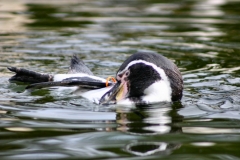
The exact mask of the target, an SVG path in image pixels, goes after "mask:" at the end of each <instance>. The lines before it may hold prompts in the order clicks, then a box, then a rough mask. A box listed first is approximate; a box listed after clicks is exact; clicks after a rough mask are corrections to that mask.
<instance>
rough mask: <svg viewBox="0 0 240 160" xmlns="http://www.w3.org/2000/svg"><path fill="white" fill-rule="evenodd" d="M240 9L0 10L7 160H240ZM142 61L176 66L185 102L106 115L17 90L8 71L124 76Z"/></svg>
mask: <svg viewBox="0 0 240 160" xmlns="http://www.w3.org/2000/svg"><path fill="white" fill-rule="evenodd" d="M239 10H240V1H237V0H201V1H194V0H192V1H190V0H184V1H171V2H169V1H165V0H163V1H160V2H159V1H153V0H152V1H149V0H140V1H139V0H132V1H122V0H121V1H110V0H101V1H97V0H88V1H85V0H82V1H75V0H70V1H29V0H12V1H8V0H2V1H1V2H0V53H1V58H0V70H1V73H0V74H1V78H0V93H1V94H0V119H1V123H0V130H1V132H0V157H1V159H109V160H110V159H193V158H194V159H206V160H208V159H209V160H210V159H221V160H223V159H224V160H226V159H229V160H230V159H231V160H232V159H240V153H239V147H240V145H239V144H240V143H239V142H240V124H239V120H240V111H239V109H240V100H239V99H240V94H239V90H240V88H239V87H240V78H239V73H240V67H239V60H240V38H239V35H240V30H239V26H240V14H239ZM136 51H154V52H158V53H161V54H163V55H164V56H166V57H168V58H170V59H172V60H174V61H175V63H176V64H177V65H178V66H179V68H180V70H181V72H182V74H183V77H184V85H185V89H184V96H183V99H182V101H181V102H178V103H174V104H172V105H170V104H158V105H152V106H143V107H142V108H135V109H129V108H126V107H124V106H118V107H107V106H98V105H96V104H93V103H91V102H89V101H87V100H86V99H83V98H81V97H78V96H77V95H73V94H71V93H70V92H68V91H66V92H64V93H62V92H53V91H50V90H48V89H41V90H38V91H34V92H25V91H24V88H25V86H26V85H27V84H23V83H17V84H15V83H9V82H8V78H10V77H11V76H12V73H10V72H9V71H8V70H7V69H6V67H7V66H15V67H23V68H27V69H31V70H35V71H41V72H46V73H52V74H53V73H66V72H67V69H68V66H69V60H70V58H71V55H73V54H77V55H78V56H79V57H80V58H81V59H83V60H84V62H85V63H86V64H87V66H88V67H89V68H90V69H91V70H92V71H93V72H94V74H96V75H98V76H100V77H103V78H106V77H108V76H113V75H115V72H116V70H117V69H118V67H119V66H120V65H121V63H122V62H123V61H124V60H125V59H126V58H127V57H128V56H129V55H131V54H132V53H134V52H136Z"/></svg>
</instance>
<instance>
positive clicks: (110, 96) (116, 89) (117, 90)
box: [99, 82, 128, 105]
mask: <svg viewBox="0 0 240 160" xmlns="http://www.w3.org/2000/svg"><path fill="white" fill-rule="evenodd" d="M127 92H128V91H127V83H126V82H122V83H121V82H117V83H116V84H115V85H114V86H113V88H112V89H110V90H109V91H108V92H107V93H105V94H104V95H103V96H102V98H101V99H100V101H99V104H103V105H108V104H116V103H117V102H118V101H120V100H122V99H124V98H126V95H127Z"/></svg>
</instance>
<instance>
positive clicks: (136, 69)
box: [8, 52, 183, 104]
mask: <svg viewBox="0 0 240 160" xmlns="http://www.w3.org/2000/svg"><path fill="white" fill-rule="evenodd" d="M8 69H9V70H10V71H13V72H15V73H16V75H15V76H13V77H12V78H10V80H17V81H25V82H26V81H27V80H28V79H29V80H31V81H30V82H34V83H33V84H31V85H30V86H28V87H27V88H41V87H52V86H78V87H84V88H91V89H94V90H91V91H87V92H85V93H83V94H82V95H81V96H83V97H85V98H87V99H89V100H92V101H94V102H95V103H98V104H152V103H158V102H163V101H167V102H171V101H177V100H180V99H181V97H182V91H183V80H182V76H181V73H180V71H179V70H178V68H177V66H176V65H175V64H174V63H173V62H172V61H171V60H169V59H167V58H166V57H164V56H162V55H160V54H157V53H149V52H138V53H135V54H133V55H132V56H130V57H129V58H127V59H126V60H125V61H124V62H123V64H122V65H121V66H120V68H119V69H118V71H117V74H116V80H117V82H116V83H112V82H109V83H110V86H109V87H106V86H105V83H106V80H105V79H103V78H100V77H97V76H94V75H93V73H92V72H91V71H90V70H89V68H87V66H86V65H85V64H84V63H83V62H82V61H81V60H79V59H78V58H77V57H76V56H73V58H72V59H71V65H70V69H69V73H68V74H56V75H48V74H39V73H36V72H33V71H29V70H25V69H18V68H15V67H9V68H8ZM27 77H29V78H27ZM36 82H37V83H36ZM96 88H100V89H96Z"/></svg>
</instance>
